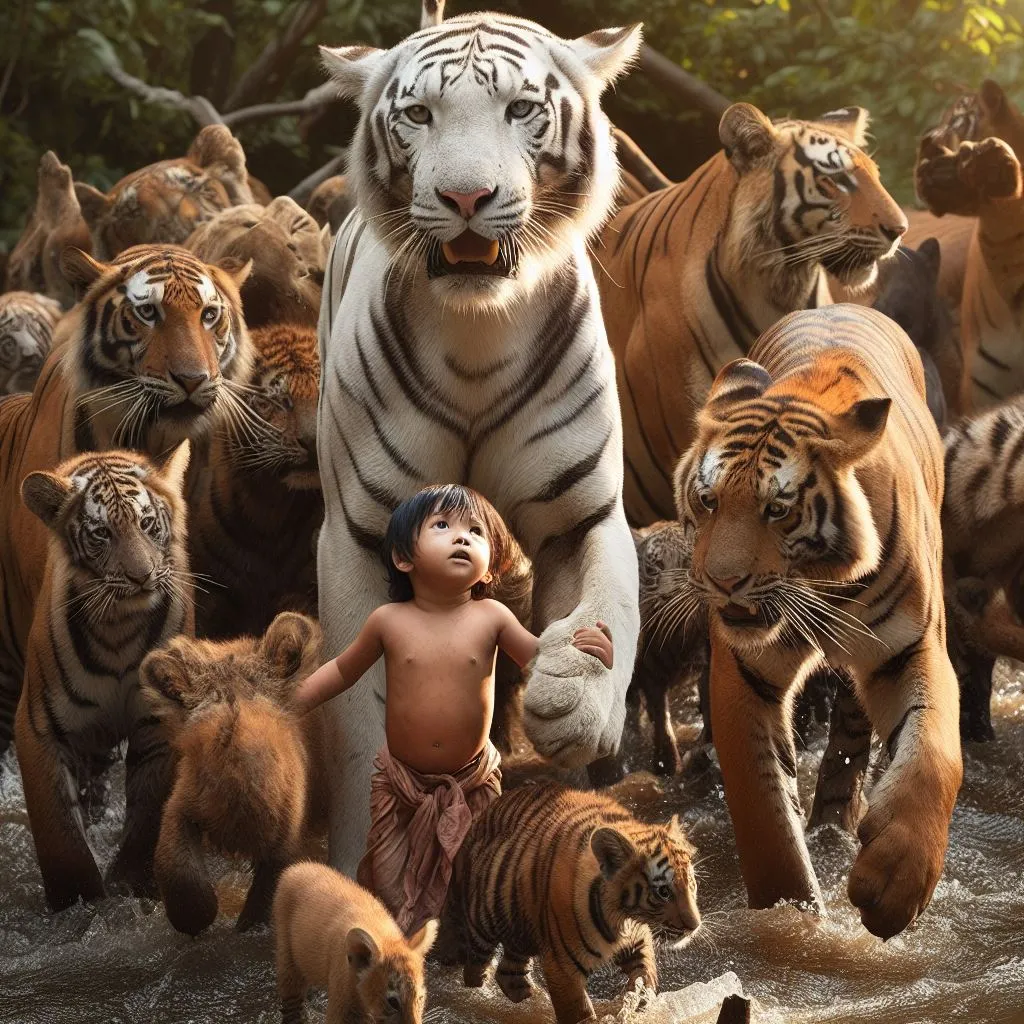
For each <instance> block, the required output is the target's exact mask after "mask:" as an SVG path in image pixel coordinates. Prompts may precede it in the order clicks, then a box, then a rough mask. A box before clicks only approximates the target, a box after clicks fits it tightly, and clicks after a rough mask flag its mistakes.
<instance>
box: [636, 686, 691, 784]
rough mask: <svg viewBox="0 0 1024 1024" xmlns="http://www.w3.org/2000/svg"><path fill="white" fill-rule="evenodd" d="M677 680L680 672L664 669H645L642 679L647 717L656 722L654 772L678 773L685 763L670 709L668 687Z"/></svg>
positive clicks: (660, 773)
mask: <svg viewBox="0 0 1024 1024" xmlns="http://www.w3.org/2000/svg"><path fill="white" fill-rule="evenodd" d="M676 682H678V676H676V677H675V678H673V677H670V676H668V675H667V674H665V673H658V674H657V675H654V674H647V673H645V674H644V676H643V678H642V680H641V689H642V692H643V695H644V704H645V705H646V707H647V717H648V718H650V720H651V724H652V725H653V726H654V764H653V765H652V767H651V770H652V771H653V772H654V774H655V775H677V774H678V773H679V769H680V767H681V764H682V762H681V760H680V757H679V746H678V744H677V743H676V733H675V729H674V728H673V725H672V715H671V714H670V713H669V709H668V691H669V689H670V688H671V687H672V685H673V684H674V683H676Z"/></svg>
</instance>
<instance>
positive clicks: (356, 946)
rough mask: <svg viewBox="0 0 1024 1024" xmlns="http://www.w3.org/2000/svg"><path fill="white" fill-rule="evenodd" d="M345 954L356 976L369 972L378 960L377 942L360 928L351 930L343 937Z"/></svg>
mask: <svg viewBox="0 0 1024 1024" xmlns="http://www.w3.org/2000/svg"><path fill="white" fill-rule="evenodd" d="M345 953H346V955H347V956H348V962H349V963H350V964H351V965H352V967H353V969H354V970H355V972H356V973H357V974H362V973H363V971H367V970H369V969H370V968H371V967H372V966H373V965H374V964H375V963H376V962H377V961H378V960H379V959H380V947H379V946H378V945H377V941H376V940H375V939H374V937H373V936H372V935H371V934H370V933H369V932H368V931H365V930H364V929H362V928H352V929H351V930H350V931H349V933H348V935H346V936H345Z"/></svg>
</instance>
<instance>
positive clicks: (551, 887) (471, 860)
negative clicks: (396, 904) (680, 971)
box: [446, 784, 700, 1024]
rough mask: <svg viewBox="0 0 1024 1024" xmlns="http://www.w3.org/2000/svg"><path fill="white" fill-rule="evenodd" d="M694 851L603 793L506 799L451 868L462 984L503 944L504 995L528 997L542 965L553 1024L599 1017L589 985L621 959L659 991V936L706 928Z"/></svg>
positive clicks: (482, 820)
mask: <svg viewBox="0 0 1024 1024" xmlns="http://www.w3.org/2000/svg"><path fill="white" fill-rule="evenodd" d="M693 854H694V848H693V846H691V845H690V843H689V842H688V841H687V839H686V837H685V835H684V834H683V831H682V828H681V827H680V825H679V820H678V818H677V817H673V818H672V820H671V821H670V822H669V823H668V824H667V825H646V824H643V823H642V822H639V821H637V820H636V819H635V818H634V817H633V816H632V815H631V814H630V813H629V812H628V811H627V810H626V809H625V808H624V807H623V806H622V805H621V804H618V803H616V802H615V801H614V800H612V799H610V798H609V797H607V796H602V795H601V794H599V793H593V792H579V791H576V790H572V789H568V788H567V787H565V786H561V785H557V784H546V785H539V786H524V787H523V788H521V789H515V790H512V791H511V792H508V793H505V794H503V795H502V796H500V797H499V798H498V799H497V800H496V801H495V802H494V803H493V804H492V805H491V806H490V807H489V808H488V809H487V811H485V812H484V814H482V815H481V816H480V817H479V818H478V819H477V820H476V821H475V822H474V823H473V826H472V828H471V829H470V831H469V835H468V836H467V837H466V840H465V842H464V843H463V845H462V848H461V849H460V851H459V854H458V856H457V858H456V861H455V869H454V873H453V876H452V885H451V889H450V892H449V897H448V906H447V908H446V913H447V914H448V923H449V924H450V925H451V927H452V928H453V930H454V932H455V933H456V934H458V935H459V938H460V940H461V941H460V946H461V947H462V955H463V957H464V960H465V970H464V975H463V978H464V981H465V983H466V985H467V986H470V987H479V986H480V985H482V984H483V980H484V973H485V971H486V969H487V966H488V964H489V963H490V961H491V959H492V957H493V956H494V951H495V950H496V948H497V947H498V944H499V943H500V944H501V945H502V946H503V948H504V956H503V957H502V960H501V963H500V964H499V965H498V971H497V976H496V980H497V982H498V987H499V988H500V989H501V990H502V992H504V993H505V995H506V996H508V998H509V999H511V1000H512V1001H513V1002H520V1001H521V1000H523V999H526V998H528V997H529V996H530V994H531V993H532V991H533V984H532V982H531V980H530V961H531V959H532V958H533V957H534V956H537V955H539V956H540V958H541V964H542V966H543V968H544V977H545V979H546V981H547V985H548V991H549V993H550V995H551V1002H552V1004H553V1006H554V1009H555V1017H556V1020H557V1021H558V1024H576V1022H577V1021H582V1020H592V1019H594V1008H593V1006H592V1005H591V1002H590V997H589V996H588V995H587V977H588V975H590V974H591V973H592V972H593V971H595V970H596V969H597V968H598V967H599V966H600V965H601V964H603V963H605V962H607V961H608V960H614V961H615V963H616V964H617V965H618V966H619V967H620V968H621V970H622V971H623V973H625V974H626V975H627V976H628V977H629V981H630V985H631V986H632V985H635V983H636V981H637V979H638V978H642V979H643V982H644V985H645V986H646V987H648V988H651V989H653V988H656V986H657V983H658V975H657V967H656V965H655V962H654V947H653V942H652V935H651V932H652V929H653V930H654V931H657V932H659V933H663V934H666V935H668V936H672V937H673V938H677V939H678V938H682V937H684V936H689V935H691V934H692V933H693V932H694V931H696V929H697V928H698V927H699V926H700V912H699V911H698V909H697V899H696V897H697V882H696V879H695V878H694V874H693V863H692V860H693Z"/></svg>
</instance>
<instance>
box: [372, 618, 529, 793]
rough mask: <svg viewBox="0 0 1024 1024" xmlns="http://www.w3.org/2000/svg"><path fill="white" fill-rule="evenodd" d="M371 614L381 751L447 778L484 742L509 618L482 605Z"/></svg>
mask: <svg viewBox="0 0 1024 1024" xmlns="http://www.w3.org/2000/svg"><path fill="white" fill-rule="evenodd" d="M377 614H378V615H379V616H380V638H381V642H382V644H383V647H384V659H385V665H386V672H387V698H386V705H385V723H384V729H385V733H386V736H387V743H388V750H389V751H390V752H391V755H392V756H393V757H396V758H398V760H399V761H402V762H404V763H405V764H407V765H408V766H409V767H410V768H414V769H415V770H416V771H419V772H425V773H428V774H454V773H455V772H457V771H458V770H459V769H460V768H462V767H464V766H465V765H466V764H468V763H469V762H470V761H472V760H473V758H474V757H476V755H477V754H479V753H480V751H481V750H483V748H484V744H485V743H486V742H487V734H488V732H489V731H490V728H491V717H492V714H493V711H494V662H495V657H496V654H497V645H498V637H499V634H500V632H501V629H502V626H503V624H504V623H505V621H506V617H507V616H509V614H510V613H509V612H508V610H507V609H506V608H505V607H504V606H502V605H500V604H499V603H498V602H496V601H491V600H487V599H485V600H481V601H466V602H465V603H463V604H460V605H458V606H457V607H453V608H445V609H431V610H425V609H423V608H420V607H418V606H417V604H416V602H415V601H403V602H399V603H395V604H389V605H384V606H382V607H381V608H380V609H378V612H377Z"/></svg>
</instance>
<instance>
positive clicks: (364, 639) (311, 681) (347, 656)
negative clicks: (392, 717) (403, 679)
mask: <svg viewBox="0 0 1024 1024" xmlns="http://www.w3.org/2000/svg"><path fill="white" fill-rule="evenodd" d="M381 612H382V608H378V609H376V610H375V611H373V612H371V614H370V617H369V618H368V619H367V620H366V622H365V623H364V624H363V628H362V629H361V630H360V631H359V636H357V637H356V638H355V640H353V641H352V643H350V644H349V645H348V647H346V648H345V650H344V651H342V652H341V654H339V655H338V657H337V658H333V659H332V660H331V661H329V662H327V664H326V665H321V666H320V668H318V669H317V670H316V671H315V672H314V673H313V674H312V675H311V676H309V677H308V678H306V679H304V680H303V681H302V682H301V683H300V684H299V687H298V689H297V690H296V691H295V696H294V698H293V699H294V702H295V707H296V709H297V710H298V712H299V713H300V714H304V713H305V712H307V711H311V710H312V709H313V708H315V707H317V706H318V705H320V704H323V703H324V701H327V700H330V699H331V698H332V697H336V696H337V695H338V694H339V693H343V692H344V691H345V690H347V689H348V688H349V687H350V686H354V685H355V684H356V683H357V682H359V680H360V678H361V677H362V675H363V673H364V672H366V670H367V669H368V668H369V667H370V666H371V665H372V664H373V663H374V662H375V661H376V660H377V659H378V658H379V657H380V656H381V655H382V654H383V653H384V643H383V640H382V638H381V619H382V618H383V616H382V614H381Z"/></svg>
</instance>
